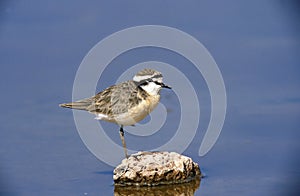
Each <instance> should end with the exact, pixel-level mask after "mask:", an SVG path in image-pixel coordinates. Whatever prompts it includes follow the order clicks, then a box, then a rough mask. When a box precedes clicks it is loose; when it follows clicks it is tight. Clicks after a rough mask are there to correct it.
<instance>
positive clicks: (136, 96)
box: [59, 68, 171, 158]
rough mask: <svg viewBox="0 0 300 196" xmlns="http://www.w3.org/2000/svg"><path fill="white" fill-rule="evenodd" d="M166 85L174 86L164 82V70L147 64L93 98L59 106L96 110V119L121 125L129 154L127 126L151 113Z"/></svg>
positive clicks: (122, 135) (93, 111) (121, 131)
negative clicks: (152, 67) (126, 138)
mask: <svg viewBox="0 0 300 196" xmlns="http://www.w3.org/2000/svg"><path fill="white" fill-rule="evenodd" d="M162 88H167V89H171V87H170V86H168V85H166V84H164V83H163V75H162V73H161V72H159V71H157V70H154V69H149V68H146V69H143V70H141V71H139V72H137V73H136V74H135V75H134V77H133V79H132V80H128V81H125V82H122V83H119V84H115V85H112V86H110V87H108V88H106V89H104V90H103V91H101V92H99V93H97V94H96V95H94V96H92V97H90V98H86V99H82V100H79V101H75V102H70V103H63V104H59V106H60V107H64V108H70V109H76V110H85V111H88V112H89V113H92V114H95V115H96V117H95V119H96V120H104V121H107V122H111V123H115V124H117V125H119V127H120V129H119V134H120V138H121V141H122V145H123V149H124V153H125V157H126V158H128V153H127V148H126V142H125V138H124V130H123V127H124V126H134V125H135V124H136V123H137V122H139V121H141V120H143V119H144V118H145V117H146V116H147V115H149V114H150V113H151V112H152V111H153V109H154V108H155V107H156V106H157V105H158V103H159V100H160V90H161V89H162Z"/></svg>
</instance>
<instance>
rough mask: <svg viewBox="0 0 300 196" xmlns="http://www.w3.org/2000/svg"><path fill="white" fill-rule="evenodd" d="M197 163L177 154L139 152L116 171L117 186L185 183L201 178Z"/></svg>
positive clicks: (124, 161) (125, 160)
mask: <svg viewBox="0 0 300 196" xmlns="http://www.w3.org/2000/svg"><path fill="white" fill-rule="evenodd" d="M200 176H201V172H200V169H199V166H198V164H197V163H194V162H193V161H192V159H191V158H189V157H186V156H183V155H180V154H178V153H175V152H138V153H136V154H132V155H131V156H130V157H129V158H128V159H123V161H122V163H121V164H120V165H118V166H117V167H116V168H115V170H114V176H113V179H114V182H115V185H117V186H118V185H120V186H125V185H136V186H155V185H161V184H178V183H185V182H189V181H192V180H195V179H196V178H200Z"/></svg>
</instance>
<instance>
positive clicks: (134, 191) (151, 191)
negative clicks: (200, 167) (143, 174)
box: [114, 177, 200, 196]
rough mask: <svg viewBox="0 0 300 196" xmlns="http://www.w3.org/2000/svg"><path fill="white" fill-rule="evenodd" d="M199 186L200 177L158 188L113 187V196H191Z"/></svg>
mask: <svg viewBox="0 0 300 196" xmlns="http://www.w3.org/2000/svg"><path fill="white" fill-rule="evenodd" d="M199 186H200V177H197V178H196V179H195V180H193V181H191V182H187V183H182V184H174V185H160V186H152V187H148V186H141V187H140V186H115V190H114V195H115V196H125V195H126V196H131V195H132V196H135V195H150V196H160V195H162V196H174V195H175V196H176V195H180V196H192V195H194V193H195V191H196V190H197V189H198V188H199Z"/></svg>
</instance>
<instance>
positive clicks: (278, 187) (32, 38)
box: [0, 0, 300, 195]
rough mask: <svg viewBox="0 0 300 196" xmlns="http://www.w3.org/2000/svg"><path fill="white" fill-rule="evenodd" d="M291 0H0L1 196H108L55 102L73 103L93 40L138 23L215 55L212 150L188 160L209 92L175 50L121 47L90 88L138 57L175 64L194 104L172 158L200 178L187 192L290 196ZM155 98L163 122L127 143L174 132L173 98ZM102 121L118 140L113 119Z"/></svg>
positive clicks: (107, 179) (299, 173)
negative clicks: (216, 111) (178, 35)
mask: <svg viewBox="0 0 300 196" xmlns="http://www.w3.org/2000/svg"><path fill="white" fill-rule="evenodd" d="M292 2H293V1H288V2H283V1H264V2H261V1H258V0H257V1H251V2H246V3H245V2H240V1H230V2H226V3H225V2H224V3H223V2H222V1H219V2H214V3H211V2H188V3H185V2H181V3H174V2H168V1H166V2H161V1H151V2H150V1H149V2H143V3H141V2H140V1H131V2H127V1H124V2H110V3H104V2H99V3H88V4H87V3H86V4H84V2H80V1H72V3H71V4H69V3H65V2H60V3H54V2H52V1H46V2H43V3H41V2H40V1H34V0H32V1H26V2H20V1H5V2H1V3H0V10H1V13H0V43H1V44H0V62H1V68H2V69H1V72H0V81H1V82H0V90H1V108H2V112H1V118H0V129H1V131H0V138H1V142H0V154H1V157H0V193H1V195H113V194H114V185H113V180H112V175H113V169H114V167H112V166H110V165H108V164H106V163H104V162H102V161H100V160H99V159H97V158H96V157H95V156H94V155H93V154H92V153H91V152H90V151H89V150H88V149H87V148H86V146H85V145H84V143H83V142H82V140H81V138H80V136H79V134H78V132H77V129H76V126H75V123H74V119H73V114H72V112H71V111H70V110H66V109H62V108H59V107H58V104H59V103H62V102H66V101H71V100H72V88H73V82H74V78H75V75H76V71H77V69H78V67H79V65H80V63H81V61H82V59H83V58H84V56H85V55H86V54H87V52H88V51H89V50H90V49H91V48H92V47H93V46H94V45H95V44H96V43H98V42H99V41H100V40H102V39H104V38H105V37H106V36H108V35H110V34H112V33H114V32H116V31H119V30H122V29H124V28H127V27H132V26H136V25H144V24H158V25H166V26H171V27H174V28H178V29H180V30H182V31H185V32H186V33H188V34H190V35H192V36H194V37H195V38H196V39H198V40H199V41H200V42H201V43H203V44H204V45H205V47H206V48H207V49H208V50H209V51H210V53H211V54H212V56H213V57H214V59H215V60H216V62H217V64H218V66H219V69H220V71H221V73H222V76H223V79H224V83H225V86H226V93H227V113H226V119H225V124H224V127H223V129H222V132H221V135H220V137H219V139H218V141H217V143H216V144H215V145H214V147H213V148H212V150H211V151H210V152H209V153H208V154H206V155H205V156H203V157H199V156H198V150H199V147H200V143H201V141H202V138H203V135H204V132H205V129H206V128H207V125H208V122H209V117H210V112H211V111H210V104H211V103H210V95H209V91H208V89H207V86H206V84H205V81H204V79H203V77H202V76H201V74H200V73H199V72H197V70H196V69H195V67H193V64H192V63H191V62H189V61H188V60H187V59H185V58H183V57H181V56H179V55H178V54H174V53H173V52H171V51H166V50H161V49H157V48H141V49H136V50H132V51H128V52H127V53H125V54H122V55H120V56H119V57H118V58H116V59H115V60H114V61H112V62H111V64H110V65H109V66H108V67H107V69H106V70H105V72H104V73H106V74H105V75H104V76H102V77H101V78H100V80H99V83H98V85H97V89H98V90H101V89H103V88H105V87H107V86H109V85H111V84H114V82H115V80H116V79H117V78H118V76H119V75H120V74H122V73H123V72H124V71H125V70H127V69H128V68H130V66H132V65H134V64H136V63H139V62H143V61H153V60H156V61H162V62H167V63H169V64H172V65H174V66H175V67H176V68H177V69H179V70H180V71H181V72H182V73H184V74H185V75H186V76H187V77H188V78H189V79H190V81H191V83H192V84H193V86H194V88H195V89H196V93H197V95H198V97H199V103H200V107H201V119H200V125H199V127H198V132H197V134H196V136H195V137H194V139H193V141H192V143H191V144H190V145H189V146H188V148H187V149H186V150H185V151H184V153H183V154H185V155H188V156H190V157H192V158H193V160H194V161H195V162H197V163H199V165H200V168H201V170H202V172H203V173H205V178H203V179H202V180H201V184H200V187H199V188H198V189H197V190H196V192H195V195H294V194H297V193H298V190H297V189H298V184H299V180H300V170H299V168H298V165H299V156H298V155H299V150H300V145H299V142H298V138H299V136H300V132H299V127H300V126H299V125H300V122H299V117H300V91H299V86H300V80H299V79H300V78H299V72H300V69H299V63H300V59H299V51H300V39H299V35H300V34H299V21H298V13H299V12H298V11H299V6H298V5H297V3H292ZM173 88H176V86H175V87H173ZM87 96H90V95H87ZM161 102H162V103H163V104H165V105H166V108H167V109H168V117H167V121H166V126H165V127H164V129H162V131H161V132H159V133H157V134H155V135H153V136H151V137H148V138H147V137H137V136H134V135H130V134H128V133H125V134H126V135H125V137H126V141H127V143H128V147H129V148H130V149H143V150H148V149H152V148H156V147H157V146H159V145H162V144H164V143H165V142H167V141H168V139H170V138H171V137H172V135H173V134H174V130H175V129H176V128H177V127H178V119H179V118H180V115H179V114H178V112H179V111H180V106H179V104H178V103H179V100H178V97H176V95H175V94H174V93H173V92H168V91H164V92H162V100H161ZM91 118H93V116H91ZM148 120H149V119H148ZM146 122H147V120H146ZM103 127H105V131H106V133H107V135H108V136H109V137H110V138H111V139H112V140H113V141H115V142H116V143H118V144H121V142H120V139H119V136H118V132H117V130H118V127H117V126H116V125H111V124H108V123H103ZM163 130H164V131H163ZM166 130H167V131H166ZM100 142H101V141H100ZM112 153H114V152H113V151H111V149H107V154H108V155H109V154H112ZM122 158H123V157H120V161H121V160H122Z"/></svg>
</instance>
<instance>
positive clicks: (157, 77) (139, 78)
mask: <svg viewBox="0 0 300 196" xmlns="http://www.w3.org/2000/svg"><path fill="white" fill-rule="evenodd" d="M147 79H152V80H153V81H157V82H162V76H158V75H155V74H154V75H144V76H139V75H135V76H134V77H133V81H135V82H140V81H142V80H147Z"/></svg>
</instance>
